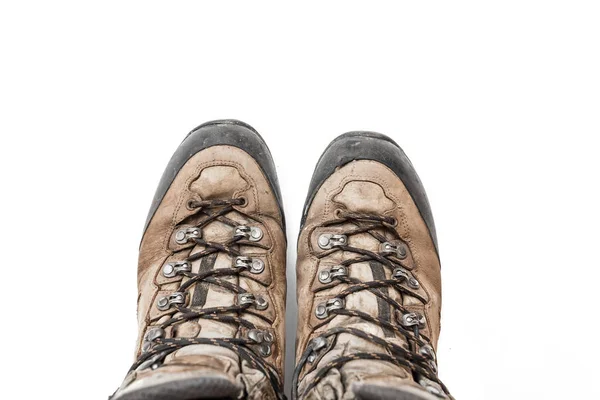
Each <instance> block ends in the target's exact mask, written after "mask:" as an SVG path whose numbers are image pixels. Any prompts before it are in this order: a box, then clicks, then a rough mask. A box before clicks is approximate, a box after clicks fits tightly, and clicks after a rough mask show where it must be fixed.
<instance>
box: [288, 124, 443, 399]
mask: <svg viewBox="0 0 600 400" xmlns="http://www.w3.org/2000/svg"><path fill="white" fill-rule="evenodd" d="M296 268H297V279H298V281H297V285H298V286H297V287H298V294H297V295H298V299H299V302H298V308H299V311H298V312H299V317H298V334H297V350H296V361H297V368H296V371H295V373H294V382H293V385H292V392H293V398H295V399H302V400H308V399H311V400H317V399H319V400H336V399H337V400H342V399H343V400H351V399H362V400H435V399H439V398H449V399H451V398H452V397H451V396H450V395H449V393H448V390H447V389H446V387H445V386H444V385H443V384H442V383H441V382H440V380H439V379H438V377H437V366H436V356H435V351H436V346H437V341H438V335H439V331H440V307H441V282H440V262H439V257H438V252H437V241H436V234H435V227H434V223H433V218H432V215H431V210H430V208H429V203H428V200H427V197H426V195H425V191H424V189H423V187H422V185H421V182H420V181H419V178H418V176H417V174H416V172H415V170H414V168H413V166H412V164H411V163H410V161H409V160H408V158H407V157H406V155H405V154H404V152H403V151H402V150H401V149H400V147H399V146H398V145H397V144H396V143H395V142H394V141H393V140H391V139H390V138H388V137H387V136H384V135H381V134H377V133H372V132H351V133H347V134H344V135H342V136H340V137H338V138H337V139H336V140H334V141H333V142H332V143H331V144H330V146H329V147H328V148H327V149H326V150H325V153H323V155H322V156H321V159H320V160H319V162H318V164H317V167H316V170H315V173H314V175H313V179H312V182H311V185H310V189H309V194H308V198H307V201H306V205H305V208H304V215H303V219H302V227H301V233H300V237H299V240H298V262H297V266H296Z"/></svg>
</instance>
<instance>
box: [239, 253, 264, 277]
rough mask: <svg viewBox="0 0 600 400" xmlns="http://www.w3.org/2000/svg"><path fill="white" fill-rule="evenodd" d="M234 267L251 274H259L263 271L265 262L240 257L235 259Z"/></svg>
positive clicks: (258, 259)
mask: <svg viewBox="0 0 600 400" xmlns="http://www.w3.org/2000/svg"><path fill="white" fill-rule="evenodd" d="M235 267H236V268H242V269H247V270H248V271H250V272H251V273H253V274H260V273H261V272H263V271H264V270H265V262H264V261H263V260H261V259H260V258H251V257H245V256H240V257H236V259H235Z"/></svg>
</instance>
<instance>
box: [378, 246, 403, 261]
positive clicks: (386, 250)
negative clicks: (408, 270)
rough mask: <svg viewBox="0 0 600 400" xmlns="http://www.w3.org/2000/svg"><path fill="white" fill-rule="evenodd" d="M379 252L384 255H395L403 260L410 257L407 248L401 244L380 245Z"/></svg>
mask: <svg viewBox="0 0 600 400" xmlns="http://www.w3.org/2000/svg"><path fill="white" fill-rule="evenodd" d="M379 252H380V253H383V254H391V255H395V256H396V257H398V258H399V259H401V260H403V259H405V258H406V256H407V255H408V252H407V251H406V247H405V246H404V245H403V244H401V243H392V242H384V243H381V244H380V245H379Z"/></svg>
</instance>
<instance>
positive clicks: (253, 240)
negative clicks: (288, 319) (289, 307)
mask: <svg viewBox="0 0 600 400" xmlns="http://www.w3.org/2000/svg"><path fill="white" fill-rule="evenodd" d="M224 125H226V124H220V125H218V127H219V129H221V128H223V126H224ZM226 127H227V126H225V128H226ZM231 129H241V128H240V127H239V126H233V127H232V128H231ZM244 129H245V128H244ZM186 140H188V139H186ZM261 140H262V139H261ZM184 143H185V142H184ZM285 257H286V239H285V233H284V228H283V215H282V213H281V210H280V207H279V205H278V202H277V199H276V196H275V193H274V190H273V188H272V187H271V186H270V183H269V181H268V179H267V178H266V176H265V173H264V171H263V170H261V168H260V166H259V164H258V163H257V161H256V160H255V159H254V158H253V157H252V156H250V155H249V154H248V153H247V152H245V151H244V150H242V149H241V148H238V147H234V146H230V145H214V146H211V147H208V148H206V149H203V150H201V151H199V152H198V153H196V154H194V155H193V156H191V157H190V158H189V159H188V160H187V161H186V162H185V163H184V165H183V166H182V167H181V168H180V169H179V171H178V172H177V173H176V175H175V177H174V179H173V181H172V183H171V184H170V186H169V188H168V190H167V191H166V193H165V195H164V197H163V198H162V201H161V202H160V205H159V206H158V207H157V208H156V211H155V212H154V215H153V216H152V217H151V220H150V221H149V224H148V226H147V229H146V232H145V234H144V237H143V240H142V244H141V248H140V257H139V266H138V286H139V300H138V320H139V337H138V342H137V353H136V362H135V364H134V365H133V367H132V369H131V370H130V372H129V374H128V375H127V377H126V379H125V381H124V382H123V384H122V386H121V387H120V388H119V390H118V391H117V393H116V395H115V396H116V398H117V399H121V398H124V399H150V398H152V399H154V398H156V399H158V398H165V399H170V398H173V399H175V398H186V399H187V398H190V399H191V398H193V399H196V398H198V399H200V398H202V399H204V398H232V399H236V398H248V399H259V398H260V399H277V398H281V396H282V395H281V392H282V381H281V379H282V377H283V350H284V348H285V344H284V320H285V317H284V310H285V294H286V293H285V288H286V286H285Z"/></svg>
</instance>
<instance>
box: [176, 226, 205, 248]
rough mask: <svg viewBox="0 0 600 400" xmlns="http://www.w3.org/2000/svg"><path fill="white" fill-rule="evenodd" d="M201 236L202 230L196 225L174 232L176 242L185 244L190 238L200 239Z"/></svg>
mask: <svg viewBox="0 0 600 400" xmlns="http://www.w3.org/2000/svg"><path fill="white" fill-rule="evenodd" d="M201 237H202V231H201V230H200V228H198V227H197V226H193V227H190V228H183V229H180V230H178V231H177V233H175V241H176V242H177V244H186V243H188V242H190V241H191V240H192V239H200V238H201Z"/></svg>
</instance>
